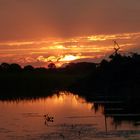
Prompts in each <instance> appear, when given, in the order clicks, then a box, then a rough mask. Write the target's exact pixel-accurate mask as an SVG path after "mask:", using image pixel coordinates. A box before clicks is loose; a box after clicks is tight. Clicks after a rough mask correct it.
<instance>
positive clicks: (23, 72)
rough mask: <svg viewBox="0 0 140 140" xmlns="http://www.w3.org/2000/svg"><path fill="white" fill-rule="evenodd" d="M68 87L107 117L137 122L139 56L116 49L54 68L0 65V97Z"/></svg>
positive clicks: (139, 116) (42, 94) (38, 94)
mask: <svg viewBox="0 0 140 140" xmlns="http://www.w3.org/2000/svg"><path fill="white" fill-rule="evenodd" d="M59 90H69V91H72V92H73V93H75V94H78V95H80V96H82V97H84V98H85V99H86V100H87V101H88V102H94V106H95V107H96V109H97V110H98V108H99V106H103V107H104V114H105V116H106V117H113V118H114V121H115V123H116V122H117V124H119V123H120V122H121V121H122V120H128V121H132V120H133V121H134V124H135V125H140V123H139V121H140V109H139V106H140V102H139V100H140V55H139V54H137V53H132V54H131V55H130V56H126V55H121V54H119V53H118V51H117V50H115V52H114V53H113V54H112V55H110V56H109V59H108V60H102V61H101V62H100V63H98V64H96V63H87V62H81V63H70V64H68V65H67V66H66V67H64V68H56V67H55V65H54V64H53V63H52V64H50V65H49V67H48V69H46V68H34V67H32V66H25V67H24V68H21V66H20V65H18V64H7V63H2V64H1V65H0V100H1V101H3V100H18V99H20V100H21V99H30V98H34V99H35V98H38V97H46V96H51V95H52V94H53V93H54V92H55V93H56V92H57V91H59Z"/></svg>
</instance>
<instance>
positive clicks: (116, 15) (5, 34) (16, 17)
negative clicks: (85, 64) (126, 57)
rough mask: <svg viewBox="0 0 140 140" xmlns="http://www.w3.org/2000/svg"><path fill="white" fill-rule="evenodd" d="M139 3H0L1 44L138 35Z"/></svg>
mask: <svg viewBox="0 0 140 140" xmlns="http://www.w3.org/2000/svg"><path fill="white" fill-rule="evenodd" d="M139 13H140V1H139V0H0V40H1V41H2V40H27V39H28V40H29V39H30V40H31V39H39V38H47V37H64V38H65V37H73V36H82V35H87V34H100V33H104V34H106V33H122V32H136V31H137V32H138V31H140V26H139V25H140V16H139Z"/></svg>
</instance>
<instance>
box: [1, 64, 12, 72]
mask: <svg viewBox="0 0 140 140" xmlns="http://www.w3.org/2000/svg"><path fill="white" fill-rule="evenodd" d="M0 67H1V70H2V71H8V70H9V67H10V65H9V64H8V63H2V64H1V65H0Z"/></svg>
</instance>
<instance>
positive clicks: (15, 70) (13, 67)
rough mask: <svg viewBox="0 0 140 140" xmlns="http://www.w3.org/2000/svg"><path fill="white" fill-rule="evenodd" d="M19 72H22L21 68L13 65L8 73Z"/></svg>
mask: <svg viewBox="0 0 140 140" xmlns="http://www.w3.org/2000/svg"><path fill="white" fill-rule="evenodd" d="M21 70H22V68H21V66H20V65H19V64H15V63H13V64H11V65H10V66H9V71H11V72H20V71H21Z"/></svg>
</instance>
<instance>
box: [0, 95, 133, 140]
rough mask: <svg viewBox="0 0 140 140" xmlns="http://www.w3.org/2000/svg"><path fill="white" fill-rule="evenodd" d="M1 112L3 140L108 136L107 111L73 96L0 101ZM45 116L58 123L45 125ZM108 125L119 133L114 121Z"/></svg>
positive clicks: (129, 127)
mask: <svg viewBox="0 0 140 140" xmlns="http://www.w3.org/2000/svg"><path fill="white" fill-rule="evenodd" d="M0 110H1V114H0V124H1V125H0V137H1V139H2V140H11V139H23V140H25V139H43V138H46V139H47V137H48V136H49V137H50V138H49V139H62V137H60V135H61V134H63V135H64V136H67V135H71V136H72V137H73V138H74V139H76V138H77V136H78V134H79V135H81V133H83V136H82V137H85V138H86V137H87V134H88V137H89V139H90V137H91V138H92V135H93V133H94V134H96V133H97V132H98V131H99V132H100V131H101V132H103V133H105V117H104V115H103V107H99V109H98V110H97V111H95V109H94V103H87V102H86V100H85V99H84V98H81V97H79V96H78V95H74V94H72V93H69V92H60V93H59V94H55V95H53V96H51V97H46V98H40V99H36V100H21V101H20V100H19V101H12V102H10V101H4V102H3V101H0ZM45 114H49V115H50V116H53V117H54V122H48V124H47V125H45V123H44V117H43V115H45ZM107 125H108V129H109V130H115V127H114V126H113V124H112V119H111V118H108V119H107ZM122 126H123V128H121V127H120V128H121V129H126V128H127V129H128V130H129V129H130V130H131V129H133V127H132V126H131V125H129V124H127V123H124V124H123V125H122ZM82 131H83V132H82ZM85 132H86V133H85ZM84 133H85V134H84ZM79 137H80V136H79Z"/></svg>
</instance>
